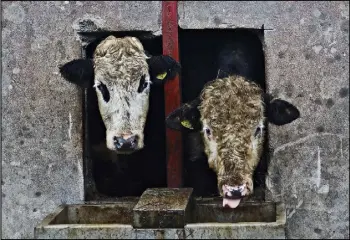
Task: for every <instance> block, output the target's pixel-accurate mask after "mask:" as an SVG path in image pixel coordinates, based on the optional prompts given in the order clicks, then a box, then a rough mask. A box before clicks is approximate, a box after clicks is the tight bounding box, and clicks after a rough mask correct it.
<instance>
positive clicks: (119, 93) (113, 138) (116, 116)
mask: <svg viewBox="0 0 350 240" xmlns="http://www.w3.org/2000/svg"><path fill="white" fill-rule="evenodd" d="M179 71H180V64H179V63H178V62H176V61H175V60H174V59H172V58H171V57H169V56H164V55H160V56H150V55H149V54H147V53H146V52H145V50H144V48H143V45H142V44H141V42H140V41H139V40H138V39H137V38H135V37H124V38H116V37H114V36H109V37H107V38H106V39H104V40H103V41H102V42H101V43H100V44H99V45H98V46H97V47H96V50H95V52H94V55H93V59H78V60H73V61H70V62H68V63H66V64H64V65H63V66H61V67H60V73H61V74H62V76H63V77H64V78H65V79H66V80H68V81H70V82H72V83H75V84H77V85H78V86H81V87H85V88H87V87H94V88H95V90H96V94H97V98H98V106H99V111H100V114H101V117H102V120H103V122H104V125H105V127H106V145H107V148H108V149H110V150H114V151H116V152H118V153H122V154H126V153H132V152H134V151H136V150H139V149H142V148H143V146H144V134H143V131H144V127H145V122H146V117H147V113H148V108H149V94H150V88H151V85H153V84H163V83H164V82H165V81H167V80H169V79H172V78H174V77H175V76H176V74H177V73H178V72H179Z"/></svg>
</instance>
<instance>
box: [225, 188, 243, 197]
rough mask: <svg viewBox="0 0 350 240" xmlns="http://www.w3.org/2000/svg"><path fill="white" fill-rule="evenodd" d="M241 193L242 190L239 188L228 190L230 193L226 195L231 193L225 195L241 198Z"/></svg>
mask: <svg viewBox="0 0 350 240" xmlns="http://www.w3.org/2000/svg"><path fill="white" fill-rule="evenodd" d="M242 193H243V192H242V191H241V190H232V191H230V194H227V195H231V196H227V197H230V198H242V197H243V195H242Z"/></svg>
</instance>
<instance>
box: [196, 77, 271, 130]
mask: <svg viewBox="0 0 350 240" xmlns="http://www.w3.org/2000/svg"><path fill="white" fill-rule="evenodd" d="M262 93H263V91H262V89H261V88H260V87H259V86H258V85H256V84H254V83H253V82H250V81H247V80H245V79H244V78H243V77H239V76H230V77H227V78H223V79H217V80H215V81H213V82H211V83H210V84H208V85H207V86H206V87H205V88H204V89H203V91H202V93H201V103H200V105H199V111H200V113H201V118H202V121H203V122H204V120H205V121H206V122H207V123H208V124H209V125H210V127H211V128H213V130H214V129H218V130H219V129H222V128H223V127H224V128H226V129H227V128H230V127H231V126H232V127H233V126H237V127H240V128H247V129H248V128H249V127H250V125H251V124H257V123H258V122H259V121H260V120H261V118H262V117H263V110H264V109H263V107H264V104H263V99H262ZM222 130H223V132H225V130H224V129H222Z"/></svg>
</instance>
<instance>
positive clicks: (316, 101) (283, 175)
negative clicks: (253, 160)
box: [179, 1, 349, 238]
mask: <svg viewBox="0 0 350 240" xmlns="http://www.w3.org/2000/svg"><path fill="white" fill-rule="evenodd" d="M179 17H180V20H179V25H180V27H182V28H232V27H247V28H261V27H262V26H263V25H264V29H269V30H266V31H265V56H266V65H267V66H266V72H267V80H266V81H267V86H268V89H269V91H270V92H271V93H273V94H277V95H278V96H279V97H281V98H283V99H286V100H288V101H291V102H292V103H293V104H295V105H296V106H298V108H299V109H300V111H301V118H300V119H298V120H296V121H295V122H293V123H291V124H289V125H285V126H283V127H276V126H271V125H270V127H269V130H270V145H271V151H272V153H271V155H272V156H271V160H270V167H269V170H268V171H269V176H268V179H267V183H268V186H269V191H268V195H269V198H270V199H273V200H275V201H278V200H283V201H284V202H285V204H286V207H287V237H288V238H349V160H348V159H349V3H348V2H345V1H344V2H278V1H275V2H244V3H242V2H182V3H180V5H179Z"/></svg>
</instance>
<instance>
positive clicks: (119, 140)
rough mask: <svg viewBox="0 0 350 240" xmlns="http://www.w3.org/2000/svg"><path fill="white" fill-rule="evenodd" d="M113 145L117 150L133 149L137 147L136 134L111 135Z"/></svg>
mask: <svg viewBox="0 0 350 240" xmlns="http://www.w3.org/2000/svg"><path fill="white" fill-rule="evenodd" d="M113 141H114V145H115V147H116V149H118V150H135V149H136V148H137V143H138V137H137V136H136V135H134V136H131V137H129V138H125V137H116V136H115V137H113Z"/></svg>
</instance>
